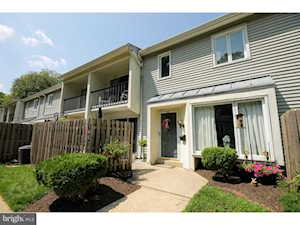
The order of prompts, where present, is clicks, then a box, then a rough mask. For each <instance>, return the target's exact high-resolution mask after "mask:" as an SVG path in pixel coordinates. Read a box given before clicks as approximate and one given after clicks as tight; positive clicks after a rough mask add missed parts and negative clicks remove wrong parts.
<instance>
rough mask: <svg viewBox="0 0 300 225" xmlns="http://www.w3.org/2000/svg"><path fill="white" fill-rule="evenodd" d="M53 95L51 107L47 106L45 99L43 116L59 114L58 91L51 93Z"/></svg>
mask: <svg viewBox="0 0 300 225" xmlns="http://www.w3.org/2000/svg"><path fill="white" fill-rule="evenodd" d="M52 94H53V102H52V105H49V104H48V102H47V98H46V106H45V113H44V115H53V114H55V113H59V103H60V94H61V92H60V90H59V91H56V92H52ZM47 97H48V95H47Z"/></svg>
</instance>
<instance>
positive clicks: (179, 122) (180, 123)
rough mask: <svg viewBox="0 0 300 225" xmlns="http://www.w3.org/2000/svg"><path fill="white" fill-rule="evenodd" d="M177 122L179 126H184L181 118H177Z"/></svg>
mask: <svg viewBox="0 0 300 225" xmlns="http://www.w3.org/2000/svg"><path fill="white" fill-rule="evenodd" d="M177 123H178V126H179V127H180V128H184V123H183V122H182V121H181V120H179V121H178V122H177Z"/></svg>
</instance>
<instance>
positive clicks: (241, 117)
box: [236, 113, 244, 128]
mask: <svg viewBox="0 0 300 225" xmlns="http://www.w3.org/2000/svg"><path fill="white" fill-rule="evenodd" d="M243 120H244V114H243V113H239V114H236V127H237V128H243V127H244V122H243Z"/></svg>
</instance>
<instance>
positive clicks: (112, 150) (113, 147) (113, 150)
mask: <svg viewBox="0 0 300 225" xmlns="http://www.w3.org/2000/svg"><path fill="white" fill-rule="evenodd" d="M128 150H129V145H127V144H123V143H121V142H120V141H119V140H114V141H112V143H109V144H106V145H105V146H104V149H103V152H102V154H103V155H105V156H107V157H108V158H113V159H118V158H120V157H121V156H122V155H124V154H125V153H127V152H128Z"/></svg>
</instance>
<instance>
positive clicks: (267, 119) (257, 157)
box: [192, 96, 275, 161]
mask: <svg viewBox="0 0 300 225" xmlns="http://www.w3.org/2000/svg"><path fill="white" fill-rule="evenodd" d="M253 101H261V102H262V111H263V117H264V125H265V137H266V145H267V148H268V152H269V154H270V155H269V156H270V158H269V161H275V155H274V151H275V149H274V148H273V141H272V128H271V124H270V121H271V120H270V112H269V107H268V97H267V96H263V97H259V96H257V97H252V98H250V99H241V100H228V101H222V102H208V103H203V104H201V103H200V104H199V103H198V104H197V103H196V104H192V124H195V123H194V122H195V120H194V117H195V116H194V112H195V108H196V107H203V106H215V105H224V104H232V116H233V123H234V137H235V149H236V151H237V154H238V158H239V159H245V156H244V154H242V147H241V142H240V141H241V135H240V129H239V128H236V120H235V115H236V114H238V104H239V103H243V102H253ZM195 135H196V132H195V126H194V125H193V126H192V136H193V141H192V142H193V151H192V154H194V155H201V152H200V151H197V150H196V149H195V147H196V145H195V139H196V138H195ZM248 160H255V161H267V159H266V157H265V156H262V155H252V157H251V155H249V156H248Z"/></svg>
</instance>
